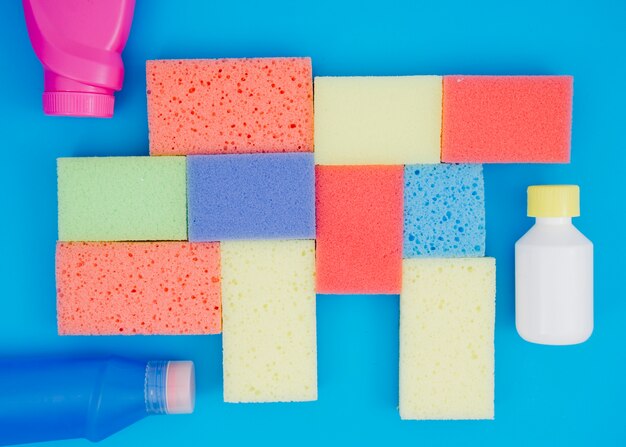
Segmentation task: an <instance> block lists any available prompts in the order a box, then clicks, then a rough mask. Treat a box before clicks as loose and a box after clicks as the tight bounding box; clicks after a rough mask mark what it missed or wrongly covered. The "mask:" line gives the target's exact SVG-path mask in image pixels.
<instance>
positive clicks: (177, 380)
mask: <svg viewBox="0 0 626 447" xmlns="http://www.w3.org/2000/svg"><path fill="white" fill-rule="evenodd" d="M194 403H195V377H194V365H193V363H192V362H190V361H150V362H145V361H143V362H142V361H136V360H128V359H123V358H119V357H107V358H100V359H80V360H60V359H29V360H17V359H16V360H0V445H14V444H22V443H28V442H39V441H52V440H59V439H72V438H86V439H89V440H91V441H100V440H102V439H104V438H106V437H107V436H109V435H111V434H113V433H115V432H117V431H119V430H121V429H123V428H125V427H127V426H129V425H131V424H132V423H134V422H136V421H138V420H140V419H142V418H144V417H145V416H148V415H152V414H183V413H192V412H193V408H194Z"/></svg>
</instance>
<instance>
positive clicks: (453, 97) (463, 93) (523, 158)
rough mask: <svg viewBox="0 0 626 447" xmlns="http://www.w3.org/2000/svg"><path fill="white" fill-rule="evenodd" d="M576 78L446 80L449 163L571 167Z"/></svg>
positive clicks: (445, 153) (444, 145)
mask: <svg viewBox="0 0 626 447" xmlns="http://www.w3.org/2000/svg"><path fill="white" fill-rule="evenodd" d="M572 95H573V78H572V77H571V76H445V77H444V79H443V126H442V134H441V154H442V160H443V161H444V162H446V163H568V162H569V160H570V140H571V128H572Z"/></svg>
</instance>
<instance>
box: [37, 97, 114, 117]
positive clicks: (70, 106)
mask: <svg viewBox="0 0 626 447" xmlns="http://www.w3.org/2000/svg"><path fill="white" fill-rule="evenodd" d="M114 104H115V97H114V96H113V95H102V94H98V93H84V92H45V93H44V94H43V113H45V114H46V115H61V116H89V117H94V118H111V117H112V116H113V107H114Z"/></svg>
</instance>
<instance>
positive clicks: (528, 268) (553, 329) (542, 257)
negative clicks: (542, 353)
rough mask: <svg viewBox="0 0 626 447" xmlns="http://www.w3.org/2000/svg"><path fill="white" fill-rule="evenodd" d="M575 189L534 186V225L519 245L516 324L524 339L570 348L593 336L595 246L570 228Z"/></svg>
mask: <svg viewBox="0 0 626 447" xmlns="http://www.w3.org/2000/svg"><path fill="white" fill-rule="evenodd" d="M579 196H580V192H579V188H578V186H576V185H550V186H547V185H546V186H530V187H529V188H528V215H529V216H531V217H536V222H535V225H534V226H533V227H532V228H531V229H530V230H529V231H528V233H526V234H525V235H524V236H523V237H522V238H521V239H520V240H519V241H517V243H516V244H515V324H516V326H517V332H518V333H519V335H520V336H521V337H522V338H523V339H524V340H526V341H529V342H532V343H540V344H545V345H571V344H576V343H582V342H584V341H586V340H587V339H588V338H589V337H590V336H591V333H592V332H593V244H592V243H591V241H589V239H587V238H586V237H585V236H584V235H583V234H582V233H581V232H580V231H578V230H577V229H576V227H574V225H572V217H576V216H579V215H580V205H579V203H580V199H579Z"/></svg>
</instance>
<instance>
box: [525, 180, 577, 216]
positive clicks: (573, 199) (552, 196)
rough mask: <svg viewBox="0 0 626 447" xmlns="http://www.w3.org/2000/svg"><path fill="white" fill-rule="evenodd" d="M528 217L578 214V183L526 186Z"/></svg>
mask: <svg viewBox="0 0 626 447" xmlns="http://www.w3.org/2000/svg"><path fill="white" fill-rule="evenodd" d="M528 215H529V216H530V217H576V216H580V189H579V188H578V185H536V186H529V187H528Z"/></svg>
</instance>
